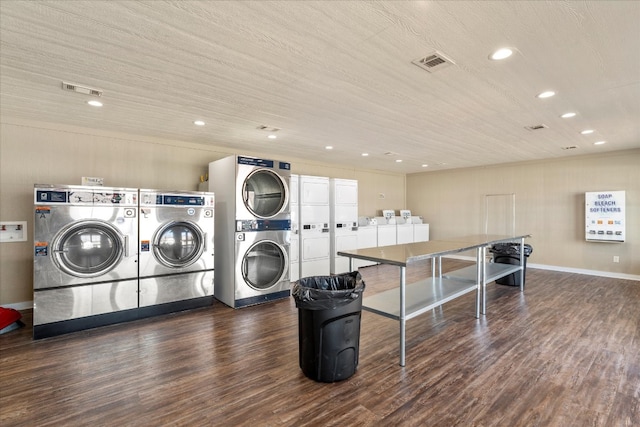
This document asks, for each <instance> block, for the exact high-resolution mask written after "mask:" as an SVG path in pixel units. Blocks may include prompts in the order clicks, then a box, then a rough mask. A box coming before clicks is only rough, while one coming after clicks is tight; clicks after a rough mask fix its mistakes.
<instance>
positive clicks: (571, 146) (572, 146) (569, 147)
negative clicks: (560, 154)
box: [561, 145, 578, 150]
mask: <svg viewBox="0 0 640 427" xmlns="http://www.w3.org/2000/svg"><path fill="white" fill-rule="evenodd" d="M561 148H562V149H563V150H573V149H574V148H578V147H577V146H576V145H569V146H568V147H561Z"/></svg>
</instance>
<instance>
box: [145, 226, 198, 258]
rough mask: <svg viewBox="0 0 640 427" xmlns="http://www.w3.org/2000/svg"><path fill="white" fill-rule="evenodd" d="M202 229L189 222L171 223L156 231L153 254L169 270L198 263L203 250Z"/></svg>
mask: <svg viewBox="0 0 640 427" xmlns="http://www.w3.org/2000/svg"><path fill="white" fill-rule="evenodd" d="M205 244H206V241H205V238H204V234H203V232H202V229H200V227H198V226H197V225H196V224H194V223H192V222H189V221H171V222H168V223H166V224H164V225H163V226H162V227H160V228H159V229H158V231H156V233H155V235H154V238H153V254H154V256H155V257H156V259H157V260H158V262H159V263H161V264H162V265H164V266H165V267H170V268H176V269H178V268H185V267H188V266H190V265H191V264H193V263H194V262H196V261H198V260H199V259H200V257H201V256H202V253H203V252H204V250H205Z"/></svg>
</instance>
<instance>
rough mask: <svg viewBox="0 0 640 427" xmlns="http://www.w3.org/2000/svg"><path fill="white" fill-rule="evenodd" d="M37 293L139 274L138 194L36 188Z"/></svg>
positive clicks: (127, 191) (73, 188) (95, 188)
mask: <svg viewBox="0 0 640 427" xmlns="http://www.w3.org/2000/svg"><path fill="white" fill-rule="evenodd" d="M34 194H35V205H34V208H35V216H34V260H33V287H34V290H38V289H47V288H57V287H62V286H70V285H79V284H90V283H99V282H113V281H118V280H127V279H131V278H137V276H138V254H137V236H138V201H137V195H138V191H137V190H133V189H114V188H103V187H81V186H36V188H35V189H34Z"/></svg>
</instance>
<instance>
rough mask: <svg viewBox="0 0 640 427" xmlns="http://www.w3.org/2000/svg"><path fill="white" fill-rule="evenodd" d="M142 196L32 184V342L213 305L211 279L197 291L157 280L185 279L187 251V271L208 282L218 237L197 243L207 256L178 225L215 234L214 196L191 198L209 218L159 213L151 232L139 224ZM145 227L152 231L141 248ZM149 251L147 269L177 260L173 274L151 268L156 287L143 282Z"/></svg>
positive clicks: (130, 192)
mask: <svg viewBox="0 0 640 427" xmlns="http://www.w3.org/2000/svg"><path fill="white" fill-rule="evenodd" d="M139 195H140V193H139V190H138V189H132V188H109V187H87V186H62V185H36V186H35V188H34V208H35V220H34V264H33V265H34V313H33V318H34V329H33V334H34V338H36V339H37V338H45V337H49V336H54V335H59V334H63V333H67V332H73V331H79V330H83V329H88V328H92V327H96V326H103V325H108V324H113V323H119V322H123V321H128V320H133V319H137V318H140V317H147V316H151V315H155V314H162V313H167V312H172V311H177V310H182V309H186V308H193V307H197V306H203V305H210V304H211V302H212V299H213V296H212V286H211V284H210V283H209V284H207V283H206V281H207V280H209V279H207V278H205V279H204V282H201V284H200V285H196V286H194V285H193V283H192V282H191V280H192V279H194V277H191V276H184V277H183V280H175V281H171V280H170V279H167V280H164V279H159V278H160V277H166V278H169V277H172V275H174V274H182V273H185V272H186V270H185V269H184V268H183V267H180V266H179V265H178V264H179V260H180V258H181V257H182V256H185V255H187V254H190V253H191V259H190V261H189V263H190V265H189V267H190V268H192V269H194V270H195V269H201V273H200V274H201V275H204V276H207V275H210V274H211V273H212V272H209V273H203V272H202V271H204V270H210V268H211V266H212V261H209V260H208V259H207V257H213V249H212V245H213V236H211V235H208V236H207V235H206V233H203V234H202V236H201V237H200V239H201V240H199V241H198V244H199V245H201V246H205V245H207V244H208V245H209V247H210V250H205V249H196V248H195V247H194V241H193V240H191V238H187V237H186V236H187V234H185V231H186V228H180V227H179V226H174V225H177V224H182V225H184V224H187V223H193V224H197V225H194V229H195V227H198V228H199V229H201V230H211V231H209V234H211V233H212V225H213V218H212V217H213V195H207V194H206V193H200V194H198V195H195V194H193V195H191V196H190V197H189V199H188V200H189V201H190V202H196V201H197V202H198V203H196V204H200V205H201V206H203V207H205V205H208V206H206V209H207V210H208V212H209V214H203V215H201V216H198V215H195V211H193V213H194V215H190V213H191V211H189V212H187V211H188V208H186V209H181V214H179V215H174V216H172V215H166V213H167V212H166V211H165V212H164V213H159V212H158V213H155V212H154V213H153V216H154V224H155V225H156V227H151V228H149V227H148V226H147V225H145V222H144V220H143V219H142V218H140V206H139ZM176 197H177V196H176ZM205 200H207V201H206V202H205ZM200 201H202V203H200ZM151 212H152V211H151V210H150V211H149V215H147V217H150V216H151ZM208 216H210V217H211V218H208ZM139 221H140V222H139ZM142 227H143V228H144V229H145V230H147V229H148V230H151V229H153V230H154V231H153V232H149V237H144V239H145V240H143V241H142V242H140V241H139V237H140V233H139V231H140V230H141V229H142ZM170 235H171V236H170ZM163 236H164V237H163ZM183 237H184V238H183ZM192 237H194V238H195V236H192ZM152 248H153V250H152ZM190 249H192V250H193V251H195V252H194V253H192V252H190ZM145 252H147V254H148V255H149V259H147V261H145V262H144V263H145V265H151V264H152V262H150V261H149V260H150V258H151V257H153V256H162V254H164V256H165V258H167V259H169V258H171V259H172V260H173V262H174V266H173V268H167V269H165V270H162V271H160V270H158V269H157V268H156V269H152V270H153V272H154V273H153V277H155V278H154V279H153V284H151V283H147V284H145V283H144V279H143V278H140V277H139V263H138V260H139V259H140V260H144V259H145V257H144V253H145ZM165 260H166V259H165ZM141 283H142V286H140V284H141ZM186 289H188V291H186V292H185V290H186ZM194 289H197V291H196V292H194Z"/></svg>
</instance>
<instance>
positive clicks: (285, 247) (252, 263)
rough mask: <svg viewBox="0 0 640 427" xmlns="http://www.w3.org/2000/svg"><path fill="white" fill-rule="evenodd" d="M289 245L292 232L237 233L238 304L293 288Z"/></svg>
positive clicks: (236, 284) (236, 286) (236, 271)
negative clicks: (241, 301)
mask: <svg viewBox="0 0 640 427" xmlns="http://www.w3.org/2000/svg"><path fill="white" fill-rule="evenodd" d="M290 244H291V232H290V231H250V232H240V233H236V257H235V276H236V280H235V282H236V283H235V299H236V300H239V299H243V298H248V297H252V296H256V295H264V294H266V293H271V292H279V291H282V290H285V289H288V288H289V287H290V286H291V282H290V281H289V267H290V265H289V262H290V261H289V250H290Z"/></svg>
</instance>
